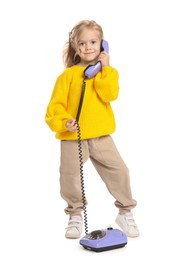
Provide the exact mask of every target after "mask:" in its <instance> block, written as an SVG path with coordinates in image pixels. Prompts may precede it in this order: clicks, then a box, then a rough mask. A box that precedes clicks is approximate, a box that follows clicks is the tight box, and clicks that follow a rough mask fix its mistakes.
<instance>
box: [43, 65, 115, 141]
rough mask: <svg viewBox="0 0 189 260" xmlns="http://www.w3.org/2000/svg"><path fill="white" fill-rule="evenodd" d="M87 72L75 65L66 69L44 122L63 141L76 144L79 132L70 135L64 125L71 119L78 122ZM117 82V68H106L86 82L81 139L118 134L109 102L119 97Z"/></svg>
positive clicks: (54, 90)
mask: <svg viewBox="0 0 189 260" xmlns="http://www.w3.org/2000/svg"><path fill="white" fill-rule="evenodd" d="M84 69H85V68H84V67H81V66H78V65H74V66H72V67H70V68H67V69H65V70H64V71H63V73H62V74H61V75H59V76H58V78H57V79H56V82H55V86H54V89H53V92H52V95H51V98H50V102H49V104H48V106H47V111H46V115H45V121H46V123H47V124H48V126H49V127H50V129H51V130H52V131H53V132H55V133H56V138H58V139H60V140H77V131H75V132H70V131H68V129H67V128H66V126H65V125H66V121H67V120H68V119H71V118H74V119H75V118H76V115H77V111H78V106H79V101H80V96H81V89H82V84H83V79H84V76H83V75H84V73H83V72H84ZM118 78H119V75H118V72H117V70H116V69H115V68H113V67H111V66H105V67H102V70H101V71H100V72H98V73H97V75H96V76H95V77H93V78H91V79H86V87H85V95H84V100H83V105H82V109H81V114H80V118H79V125H80V129H81V139H88V138H95V137H99V136H103V135H108V134H112V133H113V132H114V131H115V127H116V126H115V118H114V114H113V111H112V108H111V105H110V102H111V101H113V100H115V99H117V97H118V93H119V83H118Z"/></svg>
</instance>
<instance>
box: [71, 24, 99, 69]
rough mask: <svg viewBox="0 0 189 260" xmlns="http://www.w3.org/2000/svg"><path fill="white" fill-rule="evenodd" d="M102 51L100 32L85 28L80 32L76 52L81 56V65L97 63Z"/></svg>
mask: <svg viewBox="0 0 189 260" xmlns="http://www.w3.org/2000/svg"><path fill="white" fill-rule="evenodd" d="M100 51H101V39H100V35H99V32H98V31H96V30H93V29H89V28H85V29H84V30H83V31H82V33H81V34H80V36H79V38H78V42H77V49H76V52H77V54H78V55H79V56H80V59H81V61H80V63H79V65H81V66H88V65H89V64H90V65H93V64H95V63H96V62H97V61H98V56H99V54H100Z"/></svg>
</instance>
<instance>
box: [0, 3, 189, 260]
mask: <svg viewBox="0 0 189 260" xmlns="http://www.w3.org/2000/svg"><path fill="white" fill-rule="evenodd" d="M188 14H189V7H188V1H184V0H178V1H176V0H172V1H171V0H170V1H168V0H159V1H153V0H144V1H141V0H133V1H123V0H120V1H119V0H117V1H98V0H95V1H86V0H84V1H82V0H80V1H77V0H72V1H63V0H62V1H60V0H53V1H49V0H44V1H43V0H37V1H34V0H33V1H28V0H23V1H21V0H18V1H13V0H4V1H1V2H0V38H1V40H0V71H1V72H0V88H1V90H0V111H1V128H0V131H1V135H0V152H1V164H0V208H1V213H0V240H1V241H0V242H1V244H0V246H1V249H0V258H1V259H3V260H7V259H9V260H10V259H11V260H12V259H20V260H22V259H24V260H25V259H27V260H30V259H32V260H33V259H45V260H48V259H51V260H59V259H65V258H66V257H70V256H71V257H78V256H79V257H80V256H81V257H82V258H83V259H88V257H90V258H92V257H98V259H104V256H105V257H106V256H107V257H109V255H111V256H113V257H123V256H124V257H125V259H129V260H136V259H137V260H138V259H139V258H140V259H146V260H151V259H153V260H156V259H158V260H159V259H162V258H163V259H171V258H172V257H175V259H176V258H177V259H182V260H184V259H188V258H189V253H188V250H187V247H188V232H189V225H188V219H189V213H188V198H189V191H188V174H189V165H188V155H189V137H188V133H189V126H188V111H189V101H188V100H189V95H188V87H189V47H188V46H189V26H188V25H189V15H188ZM83 19H90V20H92V19H94V20H96V21H97V22H98V23H99V24H101V25H102V27H103V30H104V35H105V38H106V39H107V40H108V42H109V45H110V56H111V65H112V66H114V67H116V68H117V69H118V70H119V74H120V95H119V98H118V100H117V101H115V102H113V104H112V106H113V108H114V111H115V116H116V121H117V130H116V132H115V134H114V135H113V138H114V140H115V142H116V144H117V147H118V149H119V151H120V153H121V155H122V157H123V158H124V160H125V162H126V164H127V166H128V167H129V169H130V175H131V184H132V190H133V197H134V198H135V199H136V200H137V201H138V205H137V207H136V208H135V210H134V211H133V213H134V216H135V219H136V222H137V223H138V226H139V229H140V233H141V236H140V237H139V238H137V239H129V241H128V244H127V245H126V247H124V248H122V249H117V250H111V251H108V252H103V253H95V252H90V251H88V250H85V249H83V248H82V247H81V246H80V245H79V240H67V239H65V238H64V233H65V226H66V225H67V221H68V216H66V215H65V214H64V208H65V206H66V204H65V202H64V201H63V200H62V199H61V197H60V195H59V156H60V151H59V150H60V149H59V141H58V140H57V139H55V137H54V133H52V132H51V131H50V129H49V128H48V126H47V125H46V123H45V122H44V116H45V112H46V107H47V104H48V102H49V99H50V95H51V92H52V89H53V86H54V83H55V79H56V77H57V76H58V75H59V74H60V73H61V72H62V70H63V64H62V48H63V45H64V43H65V42H66V41H67V39H68V32H69V31H70V30H71V29H72V27H73V26H74V25H75V24H76V23H77V22H78V21H80V20H83ZM84 171H85V189H86V196H87V198H88V202H89V205H88V208H87V211H88V227H89V231H92V230H94V229H100V228H107V227H108V226H109V225H111V226H113V227H117V226H116V224H115V221H114V220H115V217H116V215H117V210H116V209H115V207H114V199H113V198H112V197H111V195H110V194H109V193H108V191H107V189H106V187H105V186H104V184H103V183H102V181H101V180H100V178H99V176H98V174H97V173H96V172H95V170H94V168H93V166H92V165H91V164H90V162H89V161H88V162H87V163H86V165H85V168H84ZM83 235H84V233H83Z"/></svg>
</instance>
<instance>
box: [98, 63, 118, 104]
mask: <svg viewBox="0 0 189 260" xmlns="http://www.w3.org/2000/svg"><path fill="white" fill-rule="evenodd" d="M94 88H95V90H96V92H97V93H98V95H99V97H100V98H101V99H102V101H104V102H106V103H108V102H110V101H113V100H115V99H117V97H118V93H119V75H118V71H117V70H116V69H114V68H112V67H111V66H105V67H102V71H100V72H99V73H98V74H97V75H96V77H95V80H94Z"/></svg>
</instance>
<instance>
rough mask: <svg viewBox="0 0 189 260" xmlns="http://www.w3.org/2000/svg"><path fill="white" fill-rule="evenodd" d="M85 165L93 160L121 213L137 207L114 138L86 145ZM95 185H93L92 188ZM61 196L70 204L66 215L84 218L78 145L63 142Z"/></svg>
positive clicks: (101, 139) (108, 137)
mask: <svg viewBox="0 0 189 260" xmlns="http://www.w3.org/2000/svg"><path fill="white" fill-rule="evenodd" d="M82 155H83V163H85V162H86V161H87V160H88V158H90V160H91V162H92V163H93V165H94V167H95V169H96V170H97V172H98V174H99V175H100V177H101V178H102V180H103V181H104V183H105V184H106V187H107V188H108V190H109V192H110V194H111V195H112V196H113V197H114V198H115V206H116V207H117V208H118V209H119V213H120V214H123V213H125V212H129V211H130V210H131V209H132V208H134V207H135V206H136V204H137V202H136V200H134V199H133V198H132V193H131V187H130V178H129V170H128V168H127V166H126V165H125V163H124V161H123V160H122V158H121V156H120V154H119V152H118V151H117V148H116V146H115V144H114V141H113V139H112V137H111V136H110V135H108V136H103V137H99V138H93V139H87V140H83V141H82ZM91 185H92V184H91ZM60 193H61V196H62V198H63V199H64V200H65V201H66V202H67V204H68V206H67V207H66V208H65V213H66V214H69V215H71V216H73V215H81V211H82V209H83V201H82V194H81V180H80V162H79V155H78V142H77V141H61V165H60Z"/></svg>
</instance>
